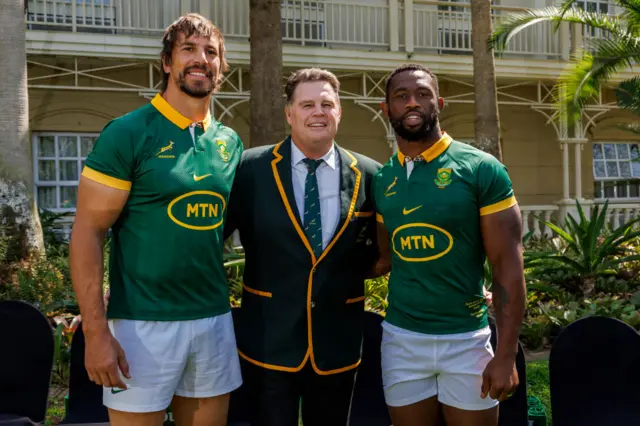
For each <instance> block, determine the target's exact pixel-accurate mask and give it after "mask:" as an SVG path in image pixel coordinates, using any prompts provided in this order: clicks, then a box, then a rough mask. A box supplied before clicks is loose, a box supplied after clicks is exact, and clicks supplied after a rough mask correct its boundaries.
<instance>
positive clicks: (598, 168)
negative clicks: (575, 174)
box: [593, 161, 640, 178]
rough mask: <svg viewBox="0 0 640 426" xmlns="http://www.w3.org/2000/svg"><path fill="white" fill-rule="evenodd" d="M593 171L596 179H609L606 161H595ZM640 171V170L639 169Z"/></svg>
mask: <svg viewBox="0 0 640 426" xmlns="http://www.w3.org/2000/svg"><path fill="white" fill-rule="evenodd" d="M593 169H594V170H595V174H596V177H597V178H599V177H607V173H606V171H605V169H604V161H594V162H593ZM639 171H640V169H639Z"/></svg>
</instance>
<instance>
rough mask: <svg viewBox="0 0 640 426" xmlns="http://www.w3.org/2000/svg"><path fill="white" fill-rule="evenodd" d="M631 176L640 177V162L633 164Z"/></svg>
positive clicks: (633, 162)
mask: <svg viewBox="0 0 640 426" xmlns="http://www.w3.org/2000/svg"><path fill="white" fill-rule="evenodd" d="M631 174H632V175H633V177H640V161H632V162H631Z"/></svg>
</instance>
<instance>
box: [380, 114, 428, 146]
mask: <svg viewBox="0 0 640 426" xmlns="http://www.w3.org/2000/svg"><path fill="white" fill-rule="evenodd" d="M409 113H418V114H420V117H421V118H422V124H421V125H420V126H419V127H415V128H407V127H405V126H404V123H403V121H404V118H405V117H406V115H407V114H409ZM438 116H439V112H438V111H437V110H435V109H434V110H433V111H431V113H430V114H429V115H427V114H425V113H422V112H420V111H416V110H412V111H408V112H407V113H405V114H404V115H401V116H399V117H393V116H391V114H389V122H390V123H391V127H393V130H394V131H395V132H396V134H397V135H398V136H400V137H401V138H402V139H404V140H406V141H407V142H419V141H422V140H424V139H426V138H427V136H429V133H431V131H432V130H433V129H434V127H435V126H436V124H437V123H438Z"/></svg>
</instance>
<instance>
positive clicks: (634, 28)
mask: <svg viewBox="0 0 640 426" xmlns="http://www.w3.org/2000/svg"><path fill="white" fill-rule="evenodd" d="M616 3H617V4H618V6H619V7H620V8H621V9H622V14H621V18H622V20H623V21H625V22H626V23H627V29H628V30H629V32H630V33H632V34H634V35H635V36H636V37H637V36H638V35H640V0H616Z"/></svg>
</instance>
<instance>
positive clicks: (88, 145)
mask: <svg viewBox="0 0 640 426" xmlns="http://www.w3.org/2000/svg"><path fill="white" fill-rule="evenodd" d="M96 139H97V138H95V137H93V136H83V137H81V138H80V156H82V157H86V156H87V155H89V153H90V152H91V150H92V149H93V146H94V145H95V143H96Z"/></svg>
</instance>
